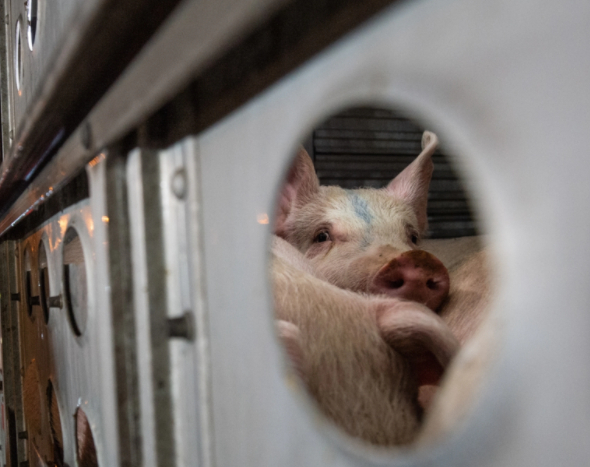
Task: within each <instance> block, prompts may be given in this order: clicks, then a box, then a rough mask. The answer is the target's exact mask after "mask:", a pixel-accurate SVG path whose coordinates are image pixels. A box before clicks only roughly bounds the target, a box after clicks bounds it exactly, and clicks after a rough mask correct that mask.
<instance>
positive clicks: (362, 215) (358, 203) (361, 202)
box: [348, 191, 373, 225]
mask: <svg viewBox="0 0 590 467" xmlns="http://www.w3.org/2000/svg"><path fill="white" fill-rule="evenodd" d="M348 197H349V199H350V202H351V203H352V207H353V208H354V213H355V214H356V216H357V217H358V218H359V219H361V220H363V221H365V223H366V224H368V225H371V222H372V221H373V214H371V210H370V209H369V203H367V201H366V200H365V199H363V198H362V197H360V196H359V195H358V194H356V193H354V192H351V191H349V192H348Z"/></svg>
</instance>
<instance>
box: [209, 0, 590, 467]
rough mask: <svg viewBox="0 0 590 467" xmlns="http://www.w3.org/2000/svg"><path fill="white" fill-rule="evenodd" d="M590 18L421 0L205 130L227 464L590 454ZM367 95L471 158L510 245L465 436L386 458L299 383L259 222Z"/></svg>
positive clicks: (465, 163) (487, 218)
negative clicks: (287, 179)
mask: <svg viewBox="0 0 590 467" xmlns="http://www.w3.org/2000/svg"><path fill="white" fill-rule="evenodd" d="M589 18H590V6H588V5H586V4H580V3H576V2H566V4H562V3H560V4H557V3H553V4H544V5H543V7H542V8H541V7H540V6H539V4H538V3H536V2H532V1H521V2H507V1H506V2H494V3H490V2H473V1H464V0H456V1H452V2H442V3H441V2H434V1H425V2H414V3H407V4H405V5H404V6H403V7H402V8H398V7H394V8H392V9H391V10H390V11H388V12H386V13H384V14H383V15H382V16H381V17H379V18H378V19H376V20H375V21H372V22H371V23H370V24H367V25H366V26H365V27H363V28H362V29H361V30H360V31H358V32H355V33H353V34H351V35H349V36H348V37H346V38H345V39H343V40H341V41H340V42H339V43H337V44H336V45H335V46H333V47H331V48H330V49H329V50H327V51H326V52H325V53H322V54H321V55H320V56H318V57H317V58H315V59H314V60H312V61H311V62H310V63H308V64H307V65H306V66H305V67H302V69H300V70H298V71H297V72H295V73H293V74H291V75H290V76H288V77H286V78H285V79H283V80H282V81H281V82H280V83H279V84H278V85H276V86H274V87H273V88H272V89H270V90H269V91H268V92H266V93H265V94H264V95H262V96H261V97H259V98H257V99H255V100H254V101H253V102H251V103H249V104H248V105H246V106H245V107H244V108H242V109H240V110H239V111H237V112H235V113H234V114H233V115H231V116H230V117H229V118H227V119H225V120H224V121H223V122H221V123H219V124H218V125H216V126H215V127H214V128H212V129H210V130H209V131H207V132H206V133H205V134H203V135H201V136H200V137H199V138H198V145H199V156H200V161H201V167H202V197H203V226H204V234H203V235H204V251H205V264H206V284H207V294H208V309H209V321H210V342H211V371H212V394H213V427H214V436H213V439H214V448H215V457H216V461H217V464H218V465H220V466H221V465H224V466H226V465H227V466H229V465H241V466H248V465H251V466H274V465H284V466H290V465H292V466H296V465H326V466H328V465H334V466H335V465H373V464H381V463H385V464H390V465H416V466H418V465H437V466H447V465H448V466H474V465H477V466H482V467H483V466H503V465H512V466H525V465H527V466H528V465H535V466H552V465H584V464H586V463H587V461H588V458H589V457H588V455H589V454H590V453H589V451H588V449H589V448H588V443H587V442H586V439H587V437H588V434H589V433H590V417H589V415H590V413H589V410H590V404H589V400H588V393H587V390H586V388H587V387H588V385H589V383H590V370H589V369H588V366H587V365H586V364H585V356H586V355H587V354H588V352H589V351H590V339H588V330H589V329H590V328H589V324H590V314H589V313H588V311H587V310H588V305H589V298H590V296H589V294H588V288H587V287H586V286H585V282H586V280H587V278H588V277H589V274H590V262H589V261H588V254H589V251H588V247H587V238H588V237H589V234H590V231H589V229H590V223H589V217H588V214H587V213H588V212H590V210H589V209H588V208H589V206H588V204H589V202H590V186H589V185H588V183H587V181H586V179H587V172H588V158H587V157H586V155H587V153H588V149H587V147H588V146H587V136H586V135H587V128H588V124H589V123H590V122H589V118H590V113H589V112H588V109H589V108H590V106H589V102H588V100H589V99H590V92H588V91H589V89H588V86H589V83H590V80H589V79H588V78H590V62H589V61H588V60H586V59H585V58H584V57H586V56H587V44H588V36H589V32H588V31H589V30H588V28H587V25H588V19H589ZM366 103H377V104H379V105H380V106H382V105H384V104H386V103H391V104H392V105H393V104H395V105H396V106H404V107H407V109H408V111H409V112H415V115H417V116H418V117H420V118H421V119H422V121H423V122H425V123H426V125H430V126H431V127H432V128H433V129H434V130H435V131H438V132H439V133H441V134H443V135H444V138H445V140H447V141H449V144H450V145H451V146H452V149H453V150H454V151H455V152H456V153H457V154H458V155H459V156H460V158H461V160H460V161H461V167H460V168H461V169H462V170H463V171H464V173H465V174H466V175H467V176H468V179H469V180H472V186H471V188H472V191H473V194H474V196H475V198H476V201H477V205H478V206H477V207H478V208H479V209H480V210H481V212H482V213H483V221H484V224H485V228H486V230H487V231H489V232H490V234H491V241H492V247H493V250H494V252H495V254H496V256H497V262H498V267H497V270H498V275H499V279H500V283H499V288H500V290H501V293H500V295H499V296H498V297H497V301H496V304H495V312H496V313H499V314H500V315H501V317H502V319H503V322H504V326H505V335H504V336H503V345H502V347H501V349H499V355H498V359H497V364H496V365H495V367H494V368H493V369H492V371H491V372H490V375H489V380H488V381H487V383H486V385H485V389H484V391H483V394H482V395H481V397H480V398H479V400H478V403H477V405H476V407H475V410H474V412H473V414H472V416H471V417H470V418H469V420H468V421H467V423H466V424H465V425H464V426H462V427H460V429H458V431H457V432H456V434H455V435H454V436H453V437H452V439H448V440H447V441H446V442H444V443H442V444H441V445H438V446H436V447H433V448H430V449H424V450H422V451H420V452H410V451H407V452H404V453H402V454H401V455H400V456H399V457H395V456H388V455H384V456H380V455H378V456H376V457H375V458H372V460H370V459H369V458H368V457H363V456H362V455H359V456H357V455H356V454H357V451H355V449H353V448H351V443H350V442H347V441H343V440H337V441H335V442H334V440H331V439H328V438H330V437H329V436H326V434H325V433H322V432H321V429H320V425H321V423H319V422H318V420H317V418H316V417H315V416H313V415H310V414H309V412H306V411H305V410H302V407H304V406H305V404H302V403H301V400H299V398H298V394H297V393H298V391H297V390H293V388H292V387H291V386H289V385H288V384H285V383H286V382H285V381H284V376H283V373H282V362H281V361H280V358H279V356H280V352H279V349H278V348H277V344H276V340H275V338H274V336H273V333H272V318H271V316H272V314H271V313H272V312H271V309H270V299H269V289H268V282H267V278H266V275H265V274H266V268H267V265H266V255H267V249H268V239H269V234H270V229H269V228H268V226H265V225H260V224H258V223H257V221H256V220H257V215H258V214H260V213H263V212H265V213H272V212H273V200H274V196H275V193H276V189H277V185H278V183H279V180H280V178H281V176H282V174H283V173H284V171H285V167H286V164H287V163H288V160H289V156H290V155H291V154H292V151H293V149H294V148H295V145H296V144H297V142H298V141H300V140H301V138H302V136H303V135H305V134H306V133H307V132H308V131H309V130H310V129H311V128H312V127H313V125H314V124H315V123H317V122H319V121H321V120H322V119H323V118H325V117H326V116H327V115H329V114H330V113H331V112H334V111H335V110H338V109H341V108H343V107H346V106H349V105H353V104H366ZM348 448H351V449H348ZM351 452H352V455H351Z"/></svg>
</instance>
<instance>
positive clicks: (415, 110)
mask: <svg viewBox="0 0 590 467" xmlns="http://www.w3.org/2000/svg"><path fill="white" fill-rule="evenodd" d="M410 101H411V99H410ZM357 107H375V108H383V109H392V110H393V109H394V110H395V111H396V112H398V113H400V114H402V115H404V116H406V117H407V118H410V119H411V120H412V121H414V122H415V123H417V124H418V125H420V126H421V127H423V128H426V129H429V130H431V131H434V132H435V133H436V134H437V135H439V136H440V135H441V134H442V135H445V136H446V135H447V133H448V131H446V130H439V125H437V124H433V125H430V122H433V121H435V120H436V117H434V116H432V115H430V113H429V111H428V109H424V104H423V103H422V105H418V103H416V102H409V101H408V100H407V96H403V95H396V96H391V95H389V93H384V94H383V96H382V99H377V98H370V99H366V98H363V97H362V96H357V97H353V98H351V97H350V96H347V97H346V98H345V99H342V100H341V101H340V102H339V103H337V104H335V105H331V106H327V107H326V108H324V109H322V111H321V112H318V113H317V114H315V115H313V116H311V117H312V118H311V119H310V120H308V122H307V123H306V124H305V125H304V126H301V127H300V129H299V131H296V132H293V134H295V135H296V137H295V138H293V139H291V144H290V145H289V148H290V151H285V152H284V154H285V157H284V159H283V170H282V171H281V173H280V176H279V178H278V180H277V181H276V182H275V185H274V190H273V193H274V194H273V196H272V197H271V211H269V212H273V211H272V209H275V208H276V203H277V200H278V194H279V193H280V189H281V187H282V185H283V183H284V180H285V177H286V175H287V173H288V170H289V166H290V164H291V163H292V161H293V157H292V156H293V155H294V154H296V153H297V149H298V148H299V147H300V146H301V144H302V143H301V142H303V141H306V139H307V138H308V137H309V135H310V134H311V133H312V131H313V130H314V128H316V127H317V126H318V125H320V124H322V123H323V122H324V121H326V120H327V119H329V118H331V117H333V116H335V115H337V114H339V113H341V112H343V111H346V110H347V109H352V108H357ZM309 122H312V123H311V124H310V123H309ZM302 128H303V129H302ZM453 136H455V138H457V137H458V136H457V135H456V134H454V135H453ZM445 141H446V138H445ZM445 146H447V144H445ZM448 146H450V149H451V150H452V151H453V152H455V150H454V149H453V145H452V144H449V145H448ZM464 159H465V158H464V157H462V156H461V153H460V152H457V157H453V158H449V163H450V164H451V165H452V166H453V169H454V170H455V171H456V173H457V176H458V178H459V179H460V181H461V182H462V183H463V186H464V188H465V193H466V195H467V197H468V199H469V202H470V206H471V209H472V212H473V214H474V220H475V223H476V227H477V230H478V235H481V232H484V231H485V232H486V236H487V235H488V234H487V232H490V231H491V229H490V227H491V226H490V225H489V223H488V218H489V217H490V209H489V206H487V205H486V204H485V203H482V202H481V199H482V197H483V196H482V193H480V192H479V191H478V190H476V189H474V188H476V187H475V186H474V184H473V183H470V182H469V180H470V178H471V176H473V175H474V174H473V173H472V172H473V168H472V167H471V170H468V169H467V168H466V167H464V163H465V161H464ZM475 175H477V174H475ZM480 175H481V174H480ZM272 220H273V219H271V221H272ZM272 236H273V233H272V232H271V231H270V230H269V232H268V235H267V238H266V245H270V243H271V239H272ZM486 248H489V249H490V252H491V254H490V256H491V260H490V263H491V264H490V265H489V266H490V272H491V275H492V280H493V283H494V286H495V287H498V286H501V283H500V282H501V281H500V280H499V278H498V275H499V273H500V272H501V271H499V270H498V267H497V266H498V265H497V264H496V262H495V261H494V258H495V257H496V252H495V251H494V248H493V242H489V241H486ZM268 277H269V281H270V276H268ZM267 284H268V289H269V291H270V296H271V297H272V296H273V295H272V294H273V293H274V291H273V287H272V283H271V282H267ZM498 290H499V287H498ZM271 303H272V302H271ZM497 304H498V300H497V297H495V298H494V299H492V301H491V303H490V305H489V308H488V317H492V318H493V319H494V321H498V320H499V318H498V316H497V315H498V310H497ZM270 310H271V312H272V313H271V316H272V317H273V319H274V316H275V314H274V313H275V311H274V307H273V306H271V307H270ZM481 324H484V323H481ZM480 327H481V325H480V326H479V327H478V329H479V328H480ZM273 334H274V335H275V337H276V339H275V342H276V345H277V346H278V348H279V349H278V350H279V352H280V353H281V354H282V357H283V362H284V363H283V371H285V368H288V367H289V366H290V363H289V360H288V355H287V352H286V350H285V349H284V345H283V344H282V342H281V341H280V339H279V338H278V336H277V335H276V330H274V329H273ZM502 340H503V339H502V336H498V337H497V339H496V342H495V343H494V348H499V347H500V346H501V345H502ZM497 363H498V362H497V361H496V359H493V358H492V359H490V360H489V361H487V362H486V363H485V367H486V370H488V371H487V374H486V375H485V376H484V378H483V381H480V384H479V387H477V388H476V390H475V391H474V393H473V394H472V397H471V400H470V401H469V408H468V411H467V413H466V414H465V416H464V417H462V418H461V419H460V420H458V421H457V422H456V423H454V424H453V426H452V428H451V429H450V430H449V431H448V432H445V433H443V434H442V436H440V437H437V438H436V439H434V440H433V441H432V442H427V443H422V442H420V440H419V438H420V434H419V435H418V437H417V438H416V440H415V441H413V442H412V443H410V444H408V445H398V446H385V447H383V446H373V445H371V444H369V443H367V442H365V441H363V440H362V439H357V438H354V437H352V436H350V435H348V434H347V433H346V432H344V431H343V430H342V429H341V428H340V427H339V426H338V425H337V424H335V423H334V422H332V421H330V420H329V419H328V418H327V417H325V416H323V414H321V412H320V411H319V409H318V407H317V403H316V402H315V401H314V400H313V398H312V396H310V395H309V394H308V393H307V390H306V388H305V384H304V383H303V381H301V379H300V378H298V377H295V375H294V374H293V376H294V377H293V378H290V381H293V380H294V381H295V382H296V383H295V386H294V387H295V388H297V390H296V391H291V392H292V393H293V392H294V393H295V397H296V399H297V400H298V402H299V403H300V404H301V405H302V406H303V409H304V410H305V412H306V413H307V415H308V416H309V417H310V419H311V421H312V425H314V426H315V427H316V429H317V431H318V432H319V434H323V435H325V436H326V439H328V440H330V441H331V442H332V443H334V444H335V446H336V447H338V448H339V449H341V450H342V451H343V452H345V453H346V454H347V455H350V456H352V457H353V458H356V459H363V460H370V461H371V462H374V463H376V464H383V463H386V464H388V463H390V462H391V461H392V459H395V460H396V461H400V462H405V461H411V460H412V459H416V456H421V455H422V454H424V453H427V452H430V453H434V452H437V451H439V449H441V448H443V449H444V446H445V445H448V443H454V441H453V439H456V438H457V437H461V436H462V434H463V433H462V432H463V431H464V430H465V428H466V427H467V425H468V424H469V421H470V420H471V419H472V418H473V416H474V415H475V414H476V412H477V411H478V410H477V409H478V406H479V405H481V404H482V403H486V401H487V397H484V396H485V395H484V394H483V393H484V390H485V383H486V382H487V381H488V380H489V378H493V373H494V372H495V371H496V370H497ZM287 371H288V374H291V373H293V372H292V371H291V369H290V368H288V369H287ZM445 384H446V383H445ZM484 399H486V400H484ZM487 402H489V401H487ZM318 415H319V416H318ZM422 429H423V427H422V428H421V430H422Z"/></svg>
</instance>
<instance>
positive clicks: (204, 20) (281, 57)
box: [0, 0, 392, 236]
mask: <svg viewBox="0 0 590 467" xmlns="http://www.w3.org/2000/svg"><path fill="white" fill-rule="evenodd" d="M391 1H392V0H368V1H366V2H357V1H356V0H294V1H288V0H250V1H247V2H245V1H241V0H220V1H218V2H215V3H211V2H201V1H199V0H184V1H183V2H182V4H180V5H179V6H178V8H177V9H176V10H175V11H174V12H173V13H172V14H171V16H170V18H168V20H167V21H166V23H165V24H164V25H163V26H162V27H161V29H160V30H159V31H158V32H157V34H156V35H154V37H153V38H152V39H151V40H150V41H149V43H148V44H147V45H146V47H145V48H144V50H142V51H141V53H140V54H139V55H138V56H137V57H136V58H135V60H134V61H133V63H132V64H131V65H130V66H129V68H128V69H127V70H126V71H125V72H124V73H123V74H122V76H121V77H120V78H119V80H118V81H117V82H116V83H115V84H114V85H113V86H112V88H111V89H110V90H109V91H108V93H106V94H105V96H104V97H103V98H102V99H101V100H100V102H99V103H98V104H97V105H96V106H95V107H94V108H93V109H92V111H91V112H90V114H89V115H88V116H87V118H86V120H85V122H84V124H82V125H80V126H79V127H78V128H77V129H76V130H75V131H74V132H73V133H72V134H71V136H70V137H69V138H68V139H67V141H65V143H64V144H63V146H62V147H61V149H59V151H58V152H57V154H56V156H55V157H54V159H53V160H52V162H51V164H50V165H48V166H47V167H46V168H45V169H44V170H42V171H41V172H40V175H39V176H38V177H37V178H36V179H35V180H34V181H33V182H32V183H31V182H29V184H28V185H27V186H26V187H20V188H21V189H19V190H18V192H19V193H22V194H21V195H20V197H19V198H18V199H8V197H7V196H6V195H5V194H4V197H3V193H4V192H3V191H2V187H3V186H7V185H4V183H5V182H3V181H2V180H0V200H2V201H3V203H2V205H1V206H2V208H3V209H7V208H8V207H9V210H8V211H7V212H6V214H5V215H4V216H3V218H2V220H1V221H0V236H1V235H3V234H4V233H5V232H6V231H7V230H8V229H10V228H11V226H13V225H15V223H17V222H18V221H19V220H20V219H21V218H23V217H25V216H26V215H27V214H28V213H30V212H32V211H33V210H34V209H35V208H36V207H37V206H39V205H40V204H41V203H43V202H44V201H45V199H47V198H48V197H49V196H51V195H52V194H53V193H54V192H55V191H56V190H58V189H59V188H60V187H61V186H63V185H64V184H65V183H67V182H68V181H69V180H71V179H72V178H73V176H74V174H76V173H78V172H79V171H80V170H81V169H82V168H83V167H84V165H85V164H86V163H88V162H89V161H90V160H91V159H92V158H93V157H94V156H95V155H96V154H97V153H98V152H99V151H100V150H101V148H104V147H106V146H108V145H110V144H112V143H114V142H116V141H117V140H118V139H120V138H122V137H124V136H125V135H126V134H129V132H131V131H134V130H135V129H136V128H137V127H138V126H139V125H141V124H142V123H143V122H145V121H146V120H147V119H148V118H149V117H150V116H152V115H153V114H154V113H156V112H157V111H159V109H163V108H166V103H167V102H168V103H170V102H171V99H172V103H174V102H175V101H174V100H173V99H179V100H180V101H182V100H183V98H184V97H186V95H192V96H193V97H194V99H189V100H190V101H191V102H189V105H190V106H192V107H194V108H196V109H197V110H194V109H193V110H194V111H195V112H196V115H191V118H186V119H182V118H180V119H177V120H176V121H175V125H174V128H168V130H169V131H168V132H169V135H167V136H168V137H172V138H180V137H182V136H184V135H185V134H188V133H194V132H196V131H198V130H199V129H203V128H204V127H205V126H207V125H211V124H212V123H214V122H215V121H217V120H218V119H219V118H221V117H223V116H224V115H226V114H227V113H228V112H230V111H231V110H233V109H235V108H236V107H237V106H239V105H241V104H242V103H243V102H245V101H246V100H248V99H249V98H251V97H253V96H254V95H255V94H256V93H258V92H260V91H262V90H263V89H264V88H265V87H267V86H268V85H270V84H271V83H272V82H273V81H276V80H277V79H278V78H280V77H281V76H283V75H284V74H285V73H287V72H288V71H291V70H292V69H293V68H294V67H296V66H297V65H299V64H301V63H303V62H304V61H305V60H306V59H308V58H309V57H310V56H311V55H313V54H315V53H317V52H318V51H319V50H321V49H322V48H324V47H325V46H327V45H328V44H330V43H332V42H333V41H335V40H336V39H338V38H339V37H341V36H342V35H343V34H344V33H346V32H347V31H349V30H350V29H352V28H353V27H355V26H357V25H358V24H360V23H361V22H362V21H364V20H365V19H367V18H369V17H370V16H372V15H373V14H375V13H376V12H377V11H379V10H381V9H382V8H383V7H384V6H386V5H388V4H389V3H391ZM304 26H305V27H304ZM274 35H278V37H275V36H274ZM275 39H276V40H275ZM277 44H281V45H280V46H278V45H277ZM245 56H248V57H249V58H248V59H245V58H244V57H245ZM220 75H222V76H220ZM222 77H223V86H221V87H220V88H219V89H215V83H216V82H217V81H216V80H217V79H221V78H222ZM187 86H188V87H187ZM196 88H198V89H200V91H198V92H197V91H196V90H195V89H196ZM57 95H59V93H57ZM195 96H196V97H195ZM181 117H182V116H181ZM183 120H186V122H184V121H183ZM88 132H89V133H90V135H91V137H90V138H88V136H87V135H88ZM170 135H171V136H170ZM97 157H102V156H100V154H99V156H97ZM13 181H14V180H13Z"/></svg>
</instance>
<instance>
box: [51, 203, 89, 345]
mask: <svg viewBox="0 0 590 467" xmlns="http://www.w3.org/2000/svg"><path fill="white" fill-rule="evenodd" d="M70 229H73V230H75V232H76V234H77V236H78V237H79V239H80V242H81V245H82V253H83V255H84V264H85V268H86V293H87V303H86V307H87V308H86V326H85V329H84V331H83V332H82V334H80V335H78V334H77V333H76V332H75V331H74V328H73V326H72V321H71V319H70V310H71V307H69V303H68V297H67V293H66V288H65V286H66V280H65V264H64V247H65V240H66V238H67V234H68V232H69V231H70ZM60 243H61V245H60V250H59V252H58V256H59V257H60V264H61V272H60V277H61V286H62V289H61V290H62V299H63V309H64V310H65V311H66V313H67V314H68V322H69V323H70V324H69V326H70V329H71V331H72V334H73V335H74V337H75V338H76V341H77V342H78V343H79V344H80V345H82V344H83V342H84V341H85V336H86V334H87V333H86V330H87V329H88V326H89V325H90V323H91V321H92V316H93V314H94V288H93V287H91V285H92V284H93V278H94V273H93V270H92V265H91V264H90V261H91V259H92V251H91V248H90V246H89V245H90V244H91V238H90V234H89V233H88V231H87V225H86V222H85V221H84V219H83V218H80V217H79V216H78V215H77V214H76V213H72V214H71V215H70V216H69V217H68V219H67V226H66V228H65V229H64V234H63V235H62V237H61V242H60Z"/></svg>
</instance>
